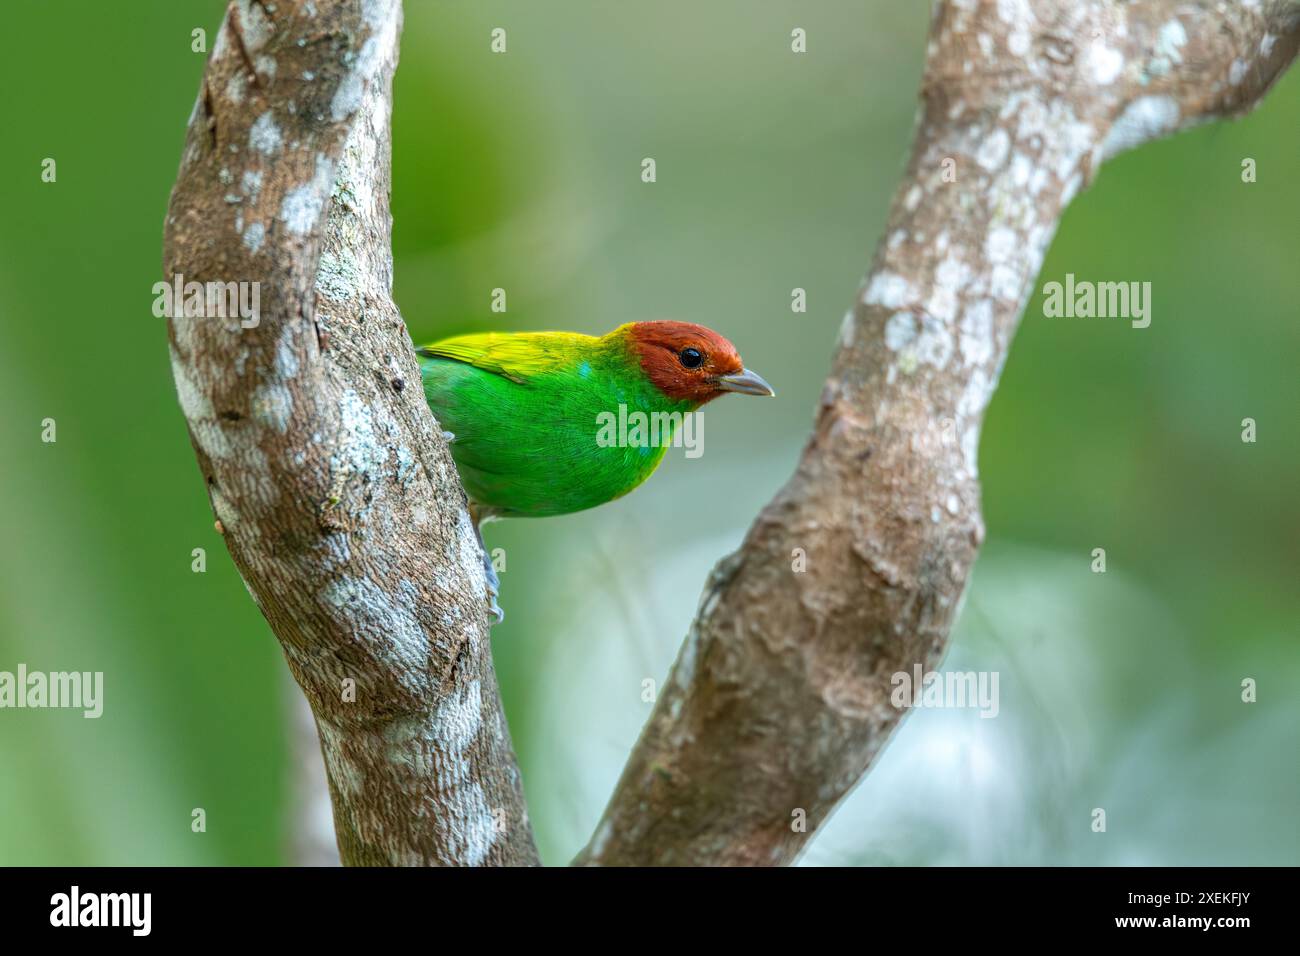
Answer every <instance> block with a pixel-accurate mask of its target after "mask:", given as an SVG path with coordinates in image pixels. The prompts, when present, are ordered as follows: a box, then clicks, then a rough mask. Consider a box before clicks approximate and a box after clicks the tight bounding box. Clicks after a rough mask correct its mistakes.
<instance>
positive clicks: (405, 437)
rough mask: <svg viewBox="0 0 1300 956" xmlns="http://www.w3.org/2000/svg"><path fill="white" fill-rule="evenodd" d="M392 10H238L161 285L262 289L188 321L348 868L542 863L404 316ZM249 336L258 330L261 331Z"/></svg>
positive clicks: (214, 480) (223, 473) (173, 325)
mask: <svg viewBox="0 0 1300 956" xmlns="http://www.w3.org/2000/svg"><path fill="white" fill-rule="evenodd" d="M400 30H401V6H400V3H399V2H398V0H365V2H364V3H363V2H357V0H352V2H348V0H315V2H314V3H307V2H302V3H287V2H281V3H277V4H261V3H257V2H253V0H240V2H236V3H232V4H231V6H230V8H229V10H228V11H227V14H226V19H225V21H224V22H223V24H222V27H221V30H220V33H219V34H218V35H217V39H216V41H215V42H214V45H213V50H212V53H211V56H210V58H209V62H208V65H207V70H206V72H205V74H204V78H203V87H202V90H201V91H200V94H199V98H198V102H197V103H196V105H195V109H194V114H193V117H192V119H191V122H190V126H189V131H188V134H187V137H186V143H185V152H184V157H183V160H182V164H181V169H180V173H179V177H178V179H177V182H176V186H175V188H174V190H173V192H172V196H171V202H170V205H169V208H168V212H167V223H166V231H165V237H164V276H165V277H167V278H168V279H170V278H171V277H172V276H173V275H175V274H178V273H179V274H182V275H183V276H184V279H185V281H187V282H188V281H194V282H208V281H215V282H241V281H244V282H256V283H258V286H259V289H260V305H261V315H260V321H259V322H258V323H257V325H256V326H255V327H249V328H245V327H243V325H241V323H240V322H239V321H238V320H223V319H220V318H203V317H180V316H177V317H173V318H172V319H171V320H170V322H169V333H170V334H169V339H170V345H171V356H172V369H173V374H174V378H175V381H176V388H177V393H178V396H179V398H180V402H181V407H182V409H183V410H184V412H185V416H186V420H187V422H188V424H189V430H190V437H191V440H192V443H193V445H194V450H195V454H196V455H197V457H198V461H199V466H200V468H201V470H202V473H203V477H204V479H205V482H206V485H207V490H208V495H209V498H210V500H211V504H212V510H213V514H214V515H215V517H216V519H217V525H218V527H219V528H220V529H221V530H222V531H223V532H224V535H225V540H226V544H227V547H228V548H229V549H230V554H231V556H232V558H233V559H234V562H235V565H236V567H237V568H238V569H239V572H240V574H241V575H242V576H243V578H244V581H245V583H246V584H247V585H248V589H249V593H250V594H251V595H252V597H253V599H254V600H255V601H256V602H257V604H258V607H260V608H261V610H262V613H263V614H264V615H265V616H266V619H267V621H268V622H269V623H270V625H271V628H272V630H273V631H274V632H275V634H276V636H277V637H278V638H279V640H280V643H281V645H282V646H283V648H284V652H285V658H286V660H287V661H288V663H289V667H290V669H291V670H292V672H293V675H294V677H295V679H296V680H297V682H298V684H299V686H300V687H301V688H302V689H303V692H304V693H305V695H306V697H307V700H308V701H309V702H310V704H311V707H312V711H313V713H314V714H315V718H316V723H317V727H318V729H319V732H320V738H321V746H322V751H323V754H324V760H325V766H326V769H327V773H328V779H329V787H330V793H331V795H332V798H333V804H334V821H335V828H336V830H337V833H338V842H339V849H340V853H341V856H342V859H343V861H344V862H345V863H349V864H479V863H497V864H521V863H536V862H537V851H536V848H535V846H534V844H533V838H532V830H531V827H530V825H529V823H528V818H527V812H526V808H525V806H524V800H523V792H522V788H521V784H520V779H519V772H518V768H517V766H516V763H515V758H514V754H513V751H512V749H511V744H510V736H509V733H508V731H507V728H506V723H505V718H504V715H503V714H502V712H501V703H500V697H499V694H498V693H497V687H496V679H495V676H494V672H493V669H492V661H491V648H490V645H489V642H488V627H487V623H486V618H485V607H486V605H485V602H484V579H483V572H482V567H481V564H480V552H479V548H478V544H477V541H476V538H475V535H474V531H473V528H472V526H471V524H470V520H469V515H468V513H467V511H466V507H465V497H464V493H463V492H462V490H461V488H460V485H459V482H458V479H457V477H456V472H455V468H454V466H453V464H452V462H451V458H450V456H449V454H448V452H447V448H446V443H445V442H444V441H442V439H441V437H440V433H439V432H438V430H437V428H436V427H435V423H434V420H433V417H432V416H431V414H430V413H429V410H428V408H427V407H426V405H425V404H424V400H423V393H422V389H421V387H420V373H419V370H418V368H417V367H416V364H415V359H414V356H413V353H412V350H411V343H410V338H409V336H408V334H407V332H406V328H405V325H404V324H403V322H402V319H401V316H400V314H399V313H398V310H397V307H396V306H395V305H394V303H393V300H392V294H391V291H392V254H391V242H390V226H391V218H390V215H389V209H388V193H389V155H390V140H389V117H390V106H391V83H392V74H393V70H394V68H395V66H396V63H397V48H398V37H399V35H400ZM244 324H249V323H244Z"/></svg>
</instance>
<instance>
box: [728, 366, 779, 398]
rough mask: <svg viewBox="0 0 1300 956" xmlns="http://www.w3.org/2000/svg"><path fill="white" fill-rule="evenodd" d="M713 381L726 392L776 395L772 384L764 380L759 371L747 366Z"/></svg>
mask: <svg viewBox="0 0 1300 956" xmlns="http://www.w3.org/2000/svg"><path fill="white" fill-rule="evenodd" d="M713 383H714V384H715V385H717V386H718V388H720V389H722V390H723V391H724V392H739V393H740V394H741V395H767V396H769V397H770V396H774V395H776V392H775V391H773V389H772V386H771V385H768V384H767V382H765V381H763V376H761V375H759V374H758V373H757V372H751V371H750V370H749V369H747V368H743V369H741V370H740V371H739V372H738V373H736V374H735V375H719V376H718V377H717V378H715V379H714V380H713Z"/></svg>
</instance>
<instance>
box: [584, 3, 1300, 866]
mask: <svg viewBox="0 0 1300 956" xmlns="http://www.w3.org/2000/svg"><path fill="white" fill-rule="evenodd" d="M1298 27H1300V23H1298V22H1297V8H1296V7H1295V6H1294V5H1291V4H1285V3H1257V4H1243V3H1236V2H1213V3H1211V2H1199V3H1186V2H1166V0H1150V2H1109V0H1107V2H1098V0H1094V2H1080V0H1035V2H1033V3H1026V2H1009V0H998V2H994V0H966V2H955V0H954V2H948V3H940V4H937V5H936V6H935V9H934V19H933V22H932V25H931V33H930V42H929V46H928V49H927V53H926V65H925V74H924V79H923V82H922V89H921V95H922V101H923V105H922V113H921V118H920V123H919V127H918V129H917V132H916V138H915V142H914V144H913V147H912V156H911V161H910V163H909V165H908V168H907V172H906V174H905V175H904V177H903V180H902V182H901V183H900V185H899V187H898V190H897V192H896V193H895V196H894V201H893V205H892V207H891V210H890V213H889V221H888V225H887V227H886V231H885V237H884V240H883V241H882V243H881V245H880V247H879V248H878V250H877V253H876V257H875V262H874V263H873V265H872V268H871V271H870V273H869V274H868V276H867V279H866V280H865V281H864V283H863V286H862V290H861V293H860V295H859V296H858V298H857V300H856V301H855V302H854V304H853V307H852V309H851V310H850V311H849V313H848V314H847V315H846V316H845V319H844V324H843V327H842V329H841V333H840V341H839V346H838V348H837V350H836V353H835V357H834V359H833V362H832V367H831V374H830V377H829V378H828V379H827V381H826V385H825V388H824V389H823V391H822V396H821V402H820V405H819V407H818V409H817V419H816V425H815V427H814V430H813V434H812V437H811V438H810V440H809V442H808V444H807V446H806V447H805V449H804V452H803V455H802V458H801V460H800V462H799V465H798V467H797V469H796V471H795V474H794V476H793V477H792V478H791V479H790V481H789V482H788V483H787V484H786V485H785V487H784V488H782V489H781V491H780V492H779V493H778V494H777V495H776V497H775V499H774V500H773V501H772V502H771V503H770V504H769V505H768V506H767V507H765V508H764V509H763V511H762V513H761V514H760V515H759V516H758V518H757V519H756V521H755V522H754V525H753V527H752V528H751V529H750V531H749V534H748V536H747V537H746V538H745V541H744V543H743V545H742V546H741V548H740V550H739V551H738V552H737V553H736V554H734V555H732V556H730V557H729V558H726V559H724V560H723V561H722V562H721V563H719V564H718V566H717V567H716V568H715V569H714V571H713V574H712V576H711V577H710V580H709V582H708V583H707V585H706V586H705V589H704V596H703V599H702V601H701V603H700V609H699V613H698V615H697V617H696V619H695V622H694V624H693V625H692V627H691V630H690V633H689V635H688V636H687V639H686V643H685V645H684V646H683V648H682V650H681V652H680V653H679V655H678V658H677V662H676V664H675V666H674V668H673V672H672V676H671V677H670V679H669V680H668V682H667V683H666V684H665V689H664V691H663V692H662V693H661V694H660V696H659V699H658V701H657V703H656V706H655V708H654V711H653V713H652V714H651V717H650V720H649V722H648V723H647V725H646V727H645V729H644V731H643V732H642V735H641V738H640V740H639V741H638V743H637V745H636V748H635V749H634V751H633V753H632V756H631V759H630V760H629V761H628V764H627V767H626V768H625V770H624V772H623V776H622V778H621V779H620V781H619V783H618V787H617V789H616V791H615V793H614V796H613V799H612V800H611V802H610V804H609V807H608V808H607V809H606V811H605V814H604V817H603V819H602V820H601V822H600V825H599V827H598V828H597V830H596V833H595V835H594V836H593V838H592V840H591V842H590V843H589V845H588V846H587V847H586V849H585V850H584V851H583V852H582V853H581V854H580V855H579V857H578V860H577V862H579V863H586V864H604V865H611V864H614V865H620V864H621V865H626V864H685V865H691V864H787V863H790V862H792V861H793V860H794V859H795V858H796V856H797V855H798V854H799V852H800V851H801V850H802V849H803V848H804V847H805V846H806V845H807V843H808V841H809V840H810V839H811V838H812V836H813V834H814V833H815V832H816V829H817V826H818V825H819V824H820V823H821V822H822V821H823V820H825V819H826V817H827V816H828V815H829V814H830V812H831V811H832V810H833V809H834V807H835V806H836V804H838V803H839V801H840V800H842V799H843V798H844V796H845V795H846V794H847V793H848V792H849V790H850V789H851V788H852V787H853V786H854V784H856V783H857V782H858V781H859V780H860V779H861V778H862V777H863V775H864V774H865V773H866V772H867V769H868V768H869V767H870V765H871V762H872V760H873V759H874V758H875V757H876V755H877V754H878V753H879V752H880V750H881V748H882V747H883V746H884V745H885V742H886V741H887V740H888V739H889V736H890V734H891V733H892V732H893V730H894V729H895V728H896V727H897V726H898V723H899V721H900V720H901V719H902V718H903V716H905V714H906V710H900V709H899V708H896V707H895V706H893V704H892V703H891V701H890V697H891V692H892V691H893V689H894V685H893V684H892V683H891V677H892V675H893V674H895V673H897V672H900V671H903V672H907V673H909V674H910V673H911V672H912V670H913V667H914V666H915V665H917V664H920V665H922V666H923V667H924V668H925V669H926V670H930V669H932V668H934V667H935V666H937V665H938V663H939V662H940V660H941V659H942V658H943V655H944V653H945V651H946V649H947V646H948V636H949V632H950V630H951V627H952V624H953V620H954V618H955V616H956V614H957V610H958V608H959V606H960V602H961V598H962V594H963V591H964V589H965V586H966V580H967V576H968V574H969V573H970V568H971V565H972V564H973V562H974V560H975V555H976V552H977V550H978V548H979V545H980V543H981V542H982V541H983V539H984V522H983V520H982V518H981V516H980V492H979V483H978V480H977V477H976V474H977V473H976V452H977V448H978V444H979V433H980V426H981V422H982V421H983V417H984V410H985V408H986V407H987V406H988V402H989V399H990V398H991V397H992V395H993V390H994V388H995V387H996V384H997V380H998V376H999V374H1000V373H1001V371H1002V365H1003V362H1004V361H1005V360H1006V356H1007V350H1008V349H1009V348H1010V346H1011V339H1012V336H1013V335H1014V333H1015V329H1016V325H1017V322H1018V320H1019V316H1020V314H1021V312H1022V311H1023V309H1024V307H1025V304H1026V302H1027V301H1028V299H1029V296H1030V294H1031V291H1032V288H1033V282H1034V279H1035V277H1036V276H1037V274H1038V270H1039V267H1040V266H1041V265H1042V261H1043V256H1044V255H1045V253H1046V251H1047V247H1048V245H1049V243H1050V242H1051V239H1052V236H1053V234H1054V233H1055V231H1056V226H1057V223H1058V222H1059V221H1060V218H1061V215H1062V213H1063V212H1064V211H1065V208H1066V206H1067V205H1068V204H1069V202H1070V200H1071V199H1072V198H1073V197H1074V196H1075V195H1076V194H1077V193H1078V191H1079V190H1080V189H1081V188H1083V187H1084V186H1085V185H1087V184H1088V183H1089V182H1090V181H1091V180H1092V178H1093V176H1094V175H1096V172H1097V169H1098V168H1099V166H1100V165H1101V163H1102V161H1103V160H1104V159H1105V158H1106V157H1108V156H1111V155H1113V154H1115V153H1116V152H1119V151H1120V150H1122V149H1125V148H1128V147H1131V146H1136V145H1139V144H1140V143H1143V142H1145V141H1147V140H1150V139H1154V138H1156V137H1158V136H1163V135H1165V134H1168V133H1172V132H1174V131H1175V130H1177V129H1181V128H1184V127H1186V126H1189V125H1192V124H1194V123H1200V122H1204V121H1206V120H1209V119H1213V118H1215V117H1222V116H1232V115H1236V114H1238V113H1241V112H1244V111H1245V110H1248V109H1250V108H1251V107H1252V106H1254V105H1255V104H1256V103H1257V102H1259V100H1260V99H1261V98H1262V96H1263V95H1264V93H1265V91H1266V90H1267V89H1268V88H1269V86H1270V85H1271V84H1272V83H1273V81H1274V80H1275V79H1276V78H1277V77H1278V76H1279V75H1280V74H1281V73H1282V72H1283V71H1284V70H1285V68H1286V67H1287V66H1288V65H1289V64H1290V62H1291V61H1292V59H1294V57H1295V54H1296V44H1297V39H1298V37H1300V32H1298ZM945 160H949V161H951V162H950V163H946V162H945ZM947 170H952V171H954V172H955V174H956V179H955V181H949V180H950V179H951V177H948V178H945V175H944V174H945V171H947ZM795 549H802V552H803V553H805V554H806V555H807V571H806V572H804V573H796V572H794V571H793V570H792V566H793V565H792V560H793V554H794V552H795Z"/></svg>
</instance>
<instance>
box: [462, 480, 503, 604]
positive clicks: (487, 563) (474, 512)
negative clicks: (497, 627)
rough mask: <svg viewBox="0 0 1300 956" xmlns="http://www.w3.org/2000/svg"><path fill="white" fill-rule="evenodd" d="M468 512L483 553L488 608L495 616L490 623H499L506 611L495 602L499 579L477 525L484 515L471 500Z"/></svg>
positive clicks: (481, 521) (498, 590) (499, 586)
mask: <svg viewBox="0 0 1300 956" xmlns="http://www.w3.org/2000/svg"><path fill="white" fill-rule="evenodd" d="M469 514H470V517H471V518H472V519H473V520H474V534H476V535H477V536H478V546H479V549H480V551H482V553H483V576H484V577H485V578H487V596H488V610H489V611H491V612H492V616H493V618H495V620H494V621H493V622H492V623H493V624H500V623H501V622H502V621H504V620H505V619H506V612H505V611H503V610H501V605H499V604H497V595H498V594H500V593H501V579H500V578H499V577H497V569H496V568H494V567H493V566H492V555H490V554H489V553H488V549H487V545H486V544H484V543H483V530H482V528H480V527H479V526H480V525H481V524H482V523H483V520H484V518H485V517H486V516H485V515H483V514H481V513H480V512H479V510H478V509H477V508H475V507H474V503H473V502H470V505H469Z"/></svg>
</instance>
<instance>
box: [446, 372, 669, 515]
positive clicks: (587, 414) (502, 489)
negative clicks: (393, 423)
mask: <svg viewBox="0 0 1300 956" xmlns="http://www.w3.org/2000/svg"><path fill="white" fill-rule="evenodd" d="M420 366H421V370H422V372H423V377H424V394H425V397H426V398H427V400H428V402H429V407H430V408H432V409H433V413H434V415H435V416H436V417H437V419H438V422H439V423H440V424H441V426H442V428H443V429H444V430H445V431H450V432H453V433H454V434H455V436H456V438H455V440H454V441H453V442H452V443H451V454H452V457H453V458H454V459H455V461H456V467H457V469H458V470H459V472H460V476H461V481H462V482H463V483H464V485H465V490H466V491H467V492H468V493H469V496H470V497H471V498H472V499H474V501H476V502H477V503H478V504H480V505H482V506H486V507H487V508H490V509H492V510H494V511H497V512H498V513H500V514H502V515H508V516H528V517H542V516H547V515H560V514H568V513H571V512H574V511H582V510H584V509H586V508H593V507H595V506H596V505H600V504H604V503H605V502H607V501H612V500H613V499H615V498H618V497H619V496H621V495H625V494H627V493H628V492H629V491H631V490H632V489H633V488H635V487H636V486H637V485H639V484H641V482H643V481H645V480H646V478H648V477H650V475H651V473H652V472H653V471H654V470H655V468H657V467H658V466H659V463H660V461H662V460H663V456H664V452H665V450H666V449H665V441H664V440H662V439H663V438H664V436H662V435H661V436H660V437H661V441H660V442H659V444H658V445H657V446H652V445H650V444H648V443H646V442H644V441H642V442H639V443H635V444H626V443H624V444H620V443H619V441H618V439H619V438H620V437H622V436H620V435H619V429H618V421H619V415H620V408H619V406H620V405H622V406H623V417H624V420H625V421H626V420H628V419H629V418H630V419H631V421H632V422H633V424H635V423H636V421H637V419H636V418H634V417H632V413H634V412H641V413H644V414H646V415H650V414H651V413H656V412H658V413H671V412H677V413H678V414H681V413H684V412H687V411H689V410H690V408H691V407H692V406H690V405H688V404H684V403H674V402H670V401H669V400H668V399H667V398H666V397H665V396H664V395H663V394H662V393H661V392H659V391H658V389H656V388H654V386H653V385H651V384H650V383H649V382H647V381H645V380H643V379H642V378H641V376H639V375H633V374H629V371H628V368H627V366H626V364H625V363H624V362H621V361H619V360H618V357H611V356H607V355H602V354H599V353H596V352H593V353H592V354H591V355H590V356H589V357H587V358H581V359H579V361H577V362H576V363H575V364H573V365H572V366H571V367H570V368H568V369H563V370H554V371H548V372H537V373H534V374H532V375H530V376H529V377H528V380H527V382H524V383H520V382H516V381H512V380H511V379H509V378H506V377H504V376H502V375H499V374H495V373H494V372H491V371H487V370H485V369H482V368H478V367H476V366H474V365H469V364H466V363H464V362H459V361H455V360H453V359H446V358H425V357H421V358H420ZM660 423H661V424H667V422H666V421H664V420H663V419H660ZM611 424H612V425H613V429H612V430H611V428H610V427H609V426H610V425H611ZM602 426H603V427H602ZM625 433H626V430H625ZM611 437H613V438H614V442H613V443H612V444H611V443H610V442H609V439H610V438H611ZM627 437H631V438H632V439H634V441H635V439H637V438H638V437H639V436H637V435H636V434H635V431H634V430H633V433H632V434H631V435H629V436H627ZM667 437H668V438H671V434H669V435H668V436H667Z"/></svg>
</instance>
